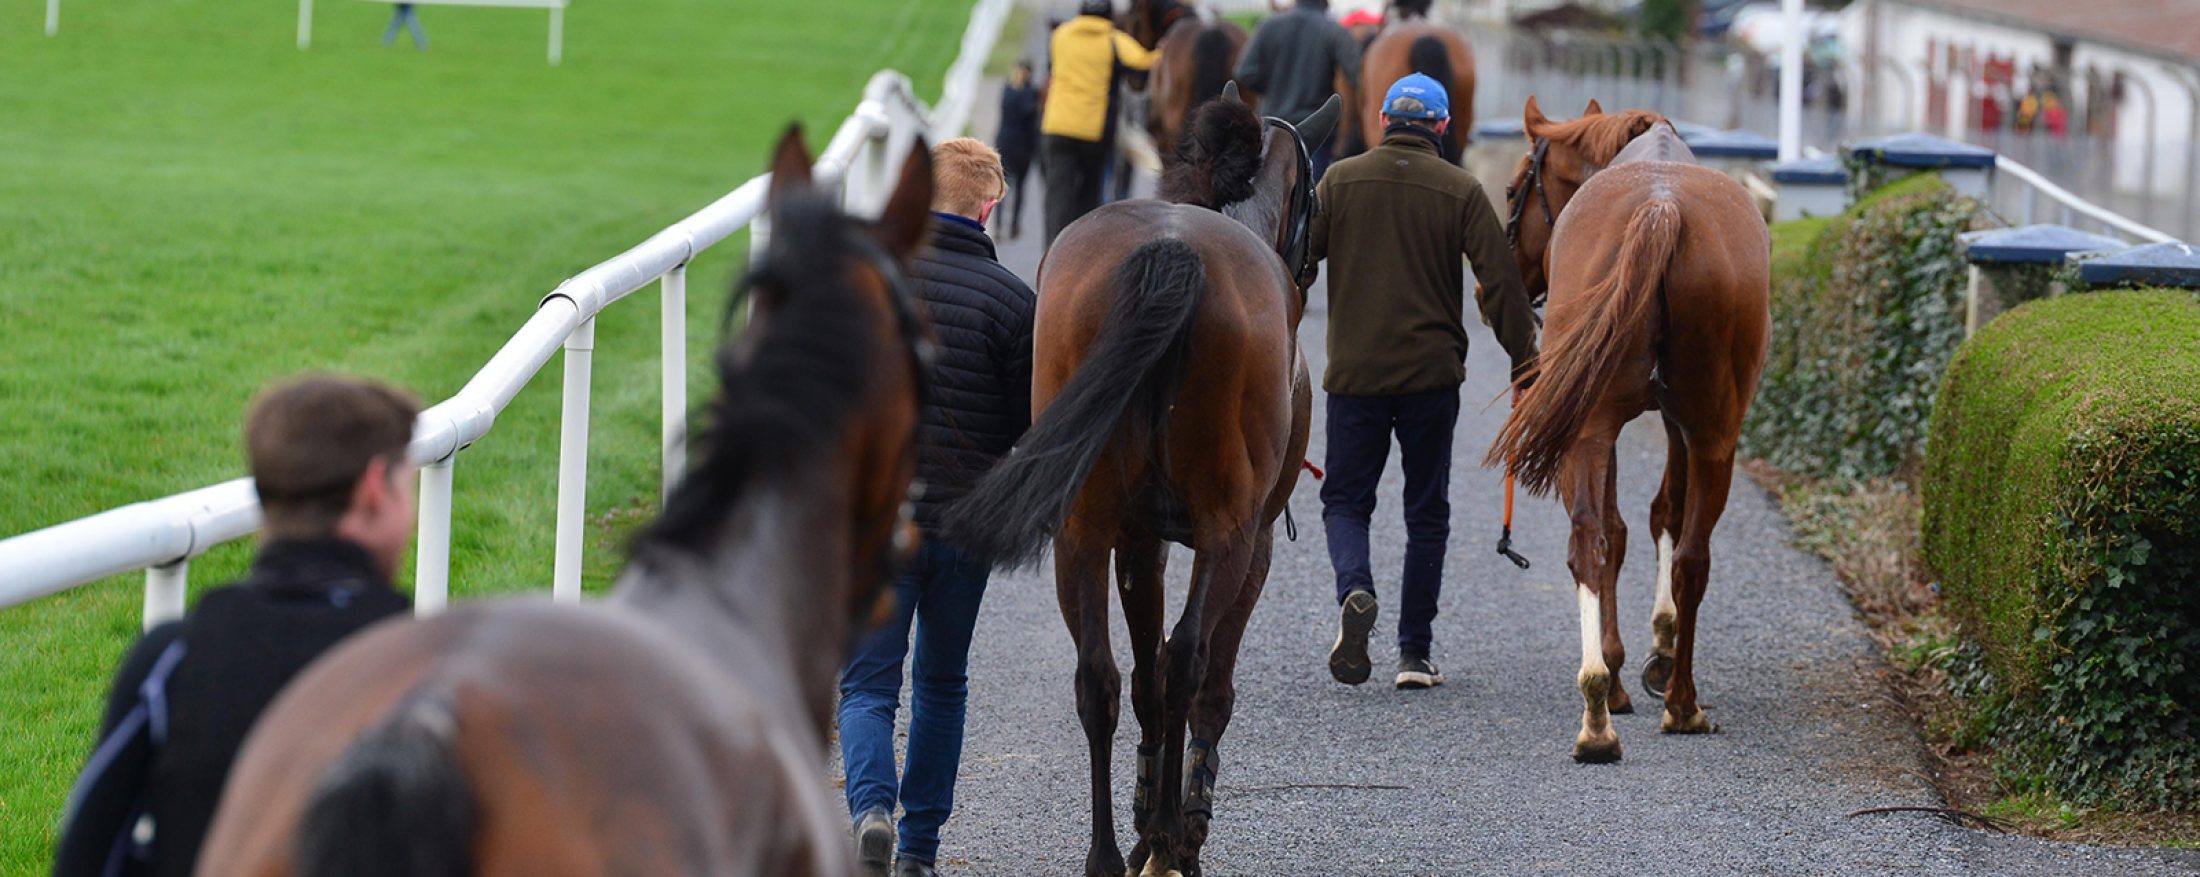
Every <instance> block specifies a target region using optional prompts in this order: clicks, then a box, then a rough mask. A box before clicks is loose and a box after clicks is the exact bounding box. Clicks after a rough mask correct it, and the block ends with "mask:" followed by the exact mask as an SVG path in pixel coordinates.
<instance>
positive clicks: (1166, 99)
mask: <svg viewBox="0 0 2200 877" xmlns="http://www.w3.org/2000/svg"><path fill="white" fill-rule="evenodd" d="M1129 25H1130V27H1129V31H1130V35H1131V38H1132V39H1135V40H1137V41H1138V43H1139V45H1142V46H1145V47H1146V48H1149V49H1160V50H1161V60H1160V61H1159V62H1157V63H1156V64H1155V65H1154V69H1153V71H1152V73H1151V78H1150V79H1149V80H1148V82H1149V83H1150V84H1149V85H1148V86H1147V89H1148V91H1147V93H1148V94H1149V95H1151V101H1152V103H1151V104H1149V105H1148V106H1147V116H1146V128H1147V130H1149V131H1151V132H1153V144H1154V149H1155V150H1156V151H1158V152H1160V153H1161V155H1162V157H1163V158H1165V159H1166V158H1170V157H1173V156H1175V155H1176V138H1177V133H1178V132H1180V131H1183V130H1184V126H1185V125H1186V124H1187V123H1189V122H1190V121H1191V118H1192V109H1193V108H1194V107H1197V106H1199V105H1200V104H1203V103H1206V102H1207V101H1210V100H1213V99H1214V98H1215V96H1216V95H1219V94H1221V93H1222V86H1223V84H1224V83H1226V82H1232V81H1235V80H1233V79H1232V78H1231V71H1233V70H1236V69H1237V62H1238V55H1239V54H1241V53H1243V52H1244V51H1245V41H1246V35H1245V29H1244V28H1242V27H1239V26H1237V25H1236V24H1234V23H1232V22H1228V21H1219V20H1218V21H1211V22H1210V21H1202V20H1201V19H1200V17H1199V13H1198V12H1197V11H1196V10H1194V9H1193V8H1192V7H1191V6H1190V5H1188V4H1185V3H1182V2H1179V0H1132V2H1131V8H1130V14H1129ZM1247 103H1248V104H1252V103H1253V102H1251V101H1248V102H1247ZM1254 106H1255V107H1256V108H1257V104H1255V105H1254Z"/></svg>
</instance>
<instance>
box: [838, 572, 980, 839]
mask: <svg viewBox="0 0 2200 877" xmlns="http://www.w3.org/2000/svg"><path fill="white" fill-rule="evenodd" d="M990 573H991V570H990V569H988V568H987V567H986V566H985V565H984V564H983V563H980V562H979V561H977V560H974V559H972V558H971V557H970V555H968V554H965V553H963V551H962V550H961V549H959V548H956V547H954V546H952V545H948V544H947V543H944V542H940V541H938V540H935V539H931V538H926V539H925V540H924V544H923V545H922V546H921V547H920V548H919V549H918V552H917V561H916V563H915V565H913V566H911V567H910V569H909V570H908V571H907V572H906V573H904V574H902V575H901V576H900V577H899V578H896V579H895V580H894V597H895V600H894V611H893V614H891V615H889V616H888V617H887V620H886V623H885V624H883V625H881V626H880V627H879V628H878V629H877V630H875V631H872V632H871V634H870V635H869V636H868V637H866V638H865V639H864V641H863V643H862V644H861V645H859V646H857V647H856V653H855V657H853V658H850V659H849V661H848V666H847V667H846V668H845V669H843V670H842V671H841V673H840V760H841V764H842V766H843V767H844V768H846V770H847V774H848V787H847V791H848V812H849V814H850V815H852V816H855V817H861V816H862V815H863V814H864V813H865V812H867V811H870V810H875V809H877V810H885V811H886V812H887V814H888V815H889V816H890V815H892V814H893V812H894V804H895V803H896V801H897V800H898V801H899V803H900V804H901V807H902V811H903V813H902V818H901V830H900V832H899V834H900V838H901V849H900V851H899V852H900V855H901V857H902V858H907V859H915V860H917V861H921V862H927V863H929V862H932V861H933V860H934V859H935V858H936V857H937V855H938V853H939V848H940V826H941V825H942V824H944V823H945V822H947V817H948V814H950V813H952V812H954V809H955V771H956V769H957V767H958V766H959V765H961V763H962V745H963V715H964V706H965V703H966V702H967V701H968V699H969V694H970V686H969V676H968V675H967V673H966V671H967V670H968V669H969V667H970V634H971V631H972V629H973V628H975V627H976V626H977V623H978V603H979V601H980V600H982V599H983V598H984V597H985V581H986V577H987V576H988V575H989V574H990ZM912 621H913V622H915V626H916V629H917V648H916V652H917V655H916V660H915V661H914V662H913V665H912V666H911V668H910V674H909V675H910V680H911V686H910V687H911V689H912V694H911V696H910V701H909V757H908V763H907V767H906V768H905V769H904V770H903V771H902V774H901V777H900V780H899V782H898V783H897V782H896V779H895V776H894V710H895V709H896V708H897V707H899V706H900V705H901V662H902V657H903V656H904V655H905V654H907V653H908V651H909V628H910V626H911V622H912ZM897 785H898V789H897Z"/></svg>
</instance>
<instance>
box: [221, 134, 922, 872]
mask: <svg viewBox="0 0 2200 877" xmlns="http://www.w3.org/2000/svg"><path fill="white" fill-rule="evenodd" d="M809 167H810V157H809V155H808V153H807V150H805V149H804V148H803V146H802V143H801V139H800V136H799V134H798V133H797V132H793V131H790V132H789V134H788V135H787V138H786V139H785V140H784V141H782V143H781V144H780V147H779V152H778V158H777V161H776V162H775V164H774V170H773V174H772V183H771V190H770V191H771V194H770V204H771V208H770V209H771V211H772V222H773V226H774V228H775V229H776V230H777V232H778V233H777V234H775V235H773V236H772V248H771V251H770V253H769V254H768V255H767V256H766V257H765V261H764V263H763V265H762V267H761V268H760V269H759V270H758V271H756V272H755V273H754V274H752V276H751V278H750V284H749V286H750V289H751V290H752V292H753V297H752V300H753V302H754V307H755V310H754V312H753V316H752V318H751V319H750V322H749V324H748V326H747V328H746V329H745V331H744V332H743V333H742V335H741V336H740V337H739V338H738V339H737V340H734V341H732V342H730V343H729V344H728V345H727V346H725V347H724V348H722V349H721V350H720V351H719V354H718V367H719V370H720V373H721V375H722V377H723V386H722V388H721V390H720V392H719V394H718V397H717V399H716V402H715V404H714V410H713V412H712V425H711V427H710V429H709V431H708V432H707V433H705V434H704V436H703V446H704V451H703V453H702V455H701V456H700V458H699V460H698V462H697V465H696V466H695V468H694V470H693V471H691V472H690V473H688V476H687V478H686V479H685V480H684V481H683V482H682V483H681V485H680V487H679V489H678V490H677V491H676V492H675V493H674V494H673V496H672V498H671V501H670V502H669V503H668V504H667V507H666V509H665V513H664V516H663V517H662V518H660V519H659V520H658V521H657V522H656V523H655V524H654V525H653V526H651V527H650V528H649V530H647V531H646V532H645V533H643V535H642V536H641V537H640V538H639V540H638V541H637V542H636V544H635V553H634V559H633V561H632V562H631V563H630V564H629V565H628V566H627V569H626V571H625V573H624V574H623V575H622V576H621V578H620V581H619V584H618V587H617V589H616V591H615V593H614V594H613V595H612V596H611V598H610V599H609V600H607V601H604V602H601V603H594V604H587V605H577V606H576V605H563V604H553V603H549V602H544V601H538V600H525V599H519V600H494V601H482V602H478V603H471V604H467V605H464V606H461V607H459V608H457V609H455V610H453V611H451V612H450V613H448V614H445V615H440V616H436V617H433V618H421V619H415V620H409V621H402V622H392V623H386V624H384V625H381V626H379V627H376V628H374V629H373V630H371V631H369V632H367V633H365V634H362V635H361V636H359V637H358V638H356V639H354V640H352V641H351V642H349V643H346V644H345V645H344V646H342V647H341V648H339V649H338V650H337V651H335V652H333V653H331V654H330V655H328V656H327V657H325V658H323V659H321V661H320V662H318V663H316V664H314V665H313V666H312V667H311V668H309V669H308V670H307V671H306V673H305V674H304V675H303V676H302V677H300V678H299V679H298V681H297V682H295V683H293V684H292V685H291V686H290V687H289V688H288V689H287V690H286V691H285V693H284V694H283V696H282V697H281V698H279V699H278V700H277V701H276V702H275V704H274V706H273V707H272V708H271V709H270V710H269V712H268V714H267V715H266V716H264V717H262V718H261V719H260V721H259V724H258V725H256V726H255V728H254V730H253V733H252V736H251V738H250V739H249V740H248V741H247V742H246V744H245V747H244V750H243V752H242V753H241V755H240V756H239V760H238V762H237V766H236V768H235V770H234V771H233V772H232V773H231V774H230V780H229V787H228V791H227V793H226V794H225V795H224V796H223V801H222V805H221V809H220V811H219V813H218V814H217V815H216V817H215V824H214V826H213V829H212V832H211V834H210V835H209V837H208V842H207V845H206V852H205V855H204V856H202V857H201V859H200V862H199V873H202V874H222V875H250V877H263V875H282V874H292V873H301V874H317V875H332V874H412V875H443V874H452V875H456V874H481V875H530V874H567V875H584V874H613V873H617V874H672V873H681V874H717V875H756V877H779V875H833V877H843V875H846V874H849V873H851V872H852V871H853V868H854V862H853V861H852V859H853V856H852V852H853V846H852V845H851V844H850V842H849V839H848V827H847V826H848V823H847V820H846V818H845V816H844V815H843V814H842V811H840V808H839V805H838V804H836V803H835V802H834V800H833V797H832V793H831V791H830V786H829V783H828V780H827V777H826V775H825V771H824V763H825V730H826V727H827V721H828V719H829V716H830V710H831V703H832V692H833V680H834V675H835V673H836V672H837V671H838V670H839V668H840V665H841V662H842V661H843V659H844V658H845V657H846V654H847V649H846V646H847V644H848V643H849V642H850V640H851V637H852V634H853V633H854V632H855V631H856V630H857V629H858V627H859V626H860V625H861V624H862V623H863V622H864V621H865V620H866V619H867V618H869V617H871V615H872V613H873V610H874V607H875V606H876V604H877V601H878V600H879V599H880V598H881V596H882V592H884V591H885V589H884V588H883V587H882V585H883V584H884V583H885V581H886V579H887V576H888V574H889V572H890V567H891V566H893V565H894V563H895V562H896V561H897V559H898V557H899V555H901V554H902V553H904V552H905V551H906V549H907V547H908V546H909V545H911V544H913V542H912V540H913V538H914V530H913V529H912V528H911V527H910V524H909V521H908V520H907V518H906V516H905V513H904V511H903V509H904V507H905V506H906V503H907V501H908V496H909V485H910V480H911V478H912V477H913V475H914V471H915V460H916V454H915V447H914V444H913V442H914V435H915V428H916V424H917V406H918V401H919V396H920V394H921V391H922V387H923V380H924V379H923V371H924V369H925V368H926V367H927V366H926V364H925V363H924V359H925V356H926V355H927V354H926V352H925V351H927V350H928V346H927V344H928V342H926V341H925V338H924V331H925V330H924V328H923V326H922V325H921V324H920V323H919V321H918V320H917V318H916V317H915V315H914V312H913V307H912V304H911V302H910V300H909V299H908V291H907V290H906V289H905V288H904V287H905V284H904V283H903V281H902V279H901V267H900V263H901V262H902V261H903V260H906V259H907V258H908V257H909V255H910V254H911V253H912V252H913V251H914V250H915V249H916V248H917V246H918V245H919V244H920V243H921V242H922V241H923V239H924V232H925V224H926V221H927V218H928V210H929V209H930V206H931V200H932V198H931V190H932V183H931V161H930V159H929V157H928V153H927V152H926V151H925V149H924V147H923V144H922V143H921V142H920V143H918V144H917V148H916V149H915V151H914V152H913V153H912V154H911V155H910V158H909V160H908V162H907V164H906V165H905V166H904V167H903V170H902V177H901V181H900V187H899V188H898V189H897V190H896V191H895V192H894V194H893V196H892V198H891V200H890V202H889V203H888V205H887V207H886V210H885V213H884V217H883V218H882V219H881V220H880V222H879V223H878V224H877V225H875V226H870V227H865V226H863V225H860V224H858V223H856V222H853V221H851V220H850V219H848V218H847V217H846V216H844V215H842V214H841V213H840V211H839V209H838V208H837V207H836V206H835V205H834V203H833V201H832V199H831V198H829V197H827V196H825V195H823V194H821V193H818V192H816V191H814V190H813V189H812V188H811V186H810V172H809Z"/></svg>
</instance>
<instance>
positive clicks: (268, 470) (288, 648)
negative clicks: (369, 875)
mask: <svg viewBox="0 0 2200 877" xmlns="http://www.w3.org/2000/svg"><path fill="white" fill-rule="evenodd" d="M418 413H419V404H418V403H417V402H415V401H413V398H412V397H411V396H408V395H406V394H405V393H403V392H400V391H398V390H394V389H391V388H389V387H386V386H383V385H381V384H377V383H373V382H370V381H364V380H358V379H353V378H343V377H329V376H322V377H308V378H303V379H299V380H295V381H292V382H289V383H286V384H283V385H280V386H277V387H275V388H274V389H271V390H269V391H267V392H266V393H263V394H261V396H260V398H259V399H258V400H257V401H255V402H254V403H253V405H252V411H251V413H250V414H249V415H248V416H247V417H246V420H245V428H244V444H245V453H246V456H247V457H248V459H249V461H250V466H251V470H252V478H253V486H254V488H255V489H256V490H257V491H258V492H259V496H260V509H261V511H262V513H263V514H264V516H265V520H266V523H265V524H264V525H263V526H262V528H261V531H260V538H261V544H260V552H259V556H258V557H256V558H255V559H254V560H253V562H252V568H251V570H250V571H249V572H247V573H246V574H245V577H244V580H243V581H240V582H238V583H236V584H233V585H230V586H228V587H224V588H217V589H215V590H213V591H211V592H209V593H207V595H206V596H205V597H202V598H200V600H199V603H198V607H197V608H196V609H195V610H193V611H192V613H191V614H190V615H189V616H188V617H186V618H184V619H183V620H181V621H172V622H169V623H167V624H163V625H160V626H159V627H155V628H153V629H152V630H149V631H146V633H145V635H144V636H143V637H141V638H139V640H138V642H137V645H136V646H135V647H133V648H131V650H130V653H129V654H128V655H127V656H125V657H124V658H123V659H122V666H121V669H120V670H118V671H117V672H116V673H115V681H114V687H113V689H112V691H111V692H110V693H109V694H108V696H107V711H106V718H105V719H104V720H103V721H101V722H100V732H99V742H98V745H97V747H96V748H94V749H93V751H92V755H91V758H90V760H89V761H88V763H86V764H85V766H84V773H83V774H82V775H81V776H79V777H78V778H77V783H76V788H75V790H74V791H73V792H71V793H70V796H69V807H68V813H67V815H66V817H65V818H64V821H63V823H62V826H61V842H60V845H59V848H58V849H57V850H56V851H55V856H54V874H55V875H56V877H105V875H154V877H170V875H172V877H188V875H190V874H191V872H192V868H193V866H194V865H196V864H197V861H198V856H199V846H200V844H201V843H202V842H204V840H205V836H206V830H207V826H208V823H209V821H210V820H212V818H213V816H214V807H215V805H216V804H218V803H220V801H221V795H222V786H223V783H224V781H225V780H226V778H227V777H228V775H229V766H230V763H231V762H232V761H235V760H236V757H237V750H238V748H239V747H240V746H241V745H242V744H243V743H244V738H245V732H247V731H249V730H251V728H252V722H253V720H254V719H257V718H259V715H260V713H261V712H262V711H263V710H265V709H266V708H267V705H268V703H269V702H270V701H273V700H274V699H275V696H276V694H278V693H280V692H281V691H282V689H283V686H284V685H285V684H286V683H288V682H289V681H290V679H291V677H293V676H295V675H297V674H298V672H299V671H300V670H302V669H304V668H305V666H306V665H307V664H310V663H312V662H313V660H314V659H315V658H317V657H319V656H320V655H321V654H322V653H323V652H326V651H328V650H329V649H330V648H331V647H333V646H335V645H336V644H337V643H338V642H340V641H342V640H343V639H344V638H345V637H348V636H350V635H352V634H353V633H355V632H357V631H359V630H360V629H362V628H365V627H367V626H369V625H372V624H374V623H375V622H378V621H381V620H383V619H386V618H390V617H393V616H398V615H403V614H405V612H406V611H407V609H408V608H409V607H410V603H409V601H407V600H406V599H405V596H404V595H402V594H399V593H398V592H397V589H396V588H394V587H392V586H391V585H390V577H391V575H393V574H394V573H395V572H396V570H397V564H398V560H399V559H400V557H401V556H402V555H403V554H404V550H405V543H406V540H407V539H408V538H410V536H411V535H412V527H413V486H412V485H413V479H414V477H415V472H414V469H413V466H412V464H410V463H408V462H406V460H405V446H406V445H407V444H408V443H409V442H410V441H411V440H412V430H413V418H414V416H415V415H417V414H418Z"/></svg>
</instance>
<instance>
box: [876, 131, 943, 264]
mask: <svg viewBox="0 0 2200 877" xmlns="http://www.w3.org/2000/svg"><path fill="white" fill-rule="evenodd" d="M931 220H932V150H931V148H930V147H927V146H925V145H924V138H922V137H919V138H917V141H916V143H915V144H913V145H911V146H910V147H909V158H908V159H907V160H905V161H903V162H902V163H901V180H900V181H899V182H897V183H895V184H894V194H893V197H890V198H888V199H886V209H885V210H882V211H880V212H879V215H878V224H877V225H876V226H875V227H874V233H875V234H876V235H877V237H878V240H879V243H880V244H882V245H884V246H885V247H886V251H887V252H889V253H892V254H894V257H895V258H897V259H906V258H908V257H909V254H911V253H914V252H916V251H917V248H918V247H920V246H923V245H924V235H925V229H926V228H927V227H929V225H930V223H931Z"/></svg>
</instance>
